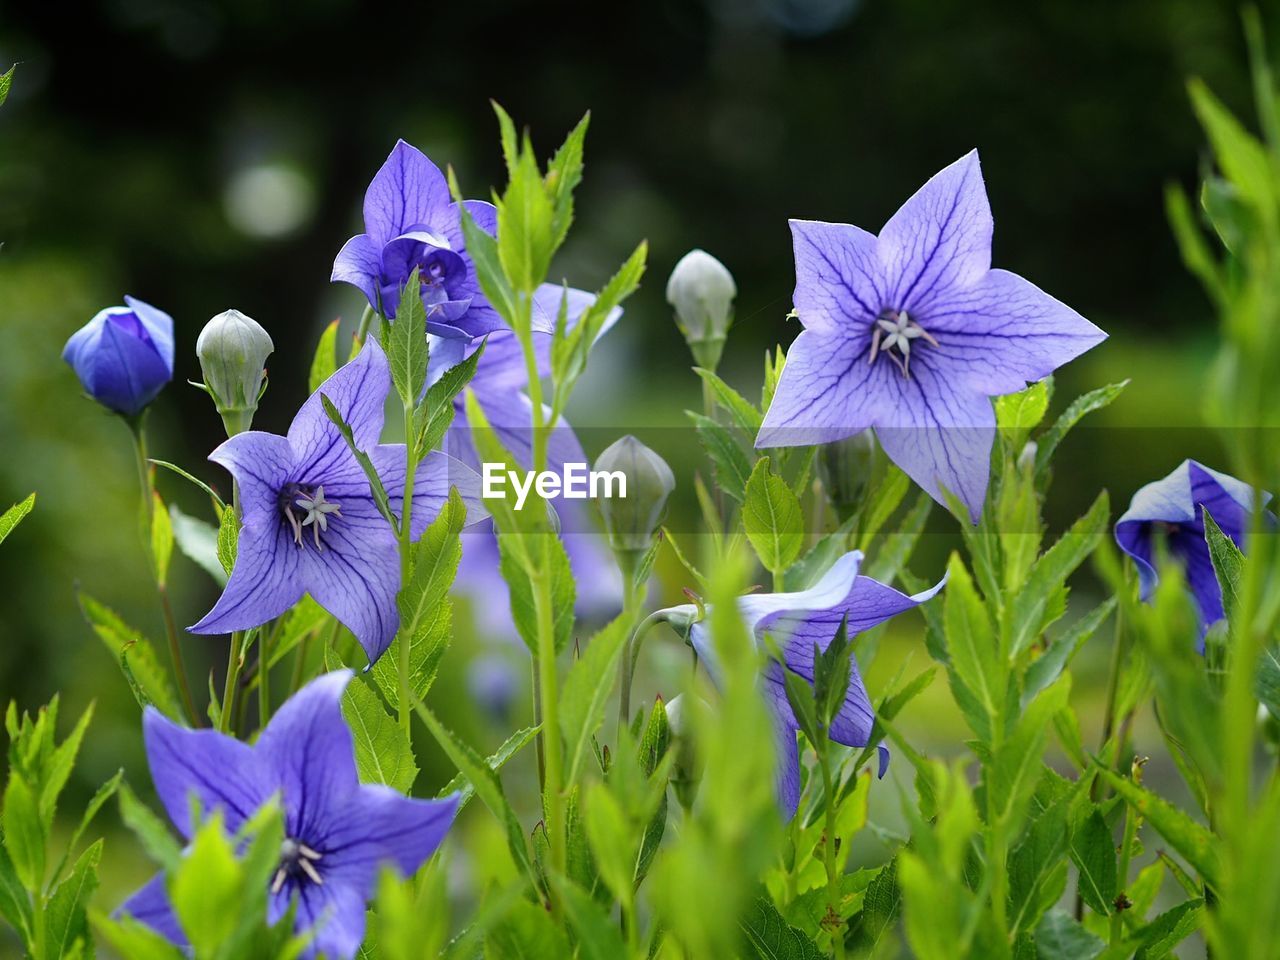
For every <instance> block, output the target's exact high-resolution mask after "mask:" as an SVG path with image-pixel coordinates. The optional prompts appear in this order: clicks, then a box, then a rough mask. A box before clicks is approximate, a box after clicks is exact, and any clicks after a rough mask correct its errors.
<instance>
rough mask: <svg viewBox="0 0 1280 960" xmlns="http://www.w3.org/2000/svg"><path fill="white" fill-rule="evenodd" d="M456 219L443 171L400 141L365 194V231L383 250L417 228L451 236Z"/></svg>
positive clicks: (418, 151) (420, 153) (416, 149)
mask: <svg viewBox="0 0 1280 960" xmlns="http://www.w3.org/2000/svg"><path fill="white" fill-rule="evenodd" d="M456 219H457V211H455V210H453V209H452V202H451V201H450V198H449V184H448V182H447V181H446V180H445V178H444V174H442V173H441V172H440V168H439V167H437V166H436V165H435V164H434V163H432V162H431V161H430V160H429V159H428V158H427V155H426V154H425V153H423V152H422V151H421V150H419V149H418V148H417V147H413V146H410V145H409V144H407V143H405V142H404V141H403V140H399V141H397V142H396V145H395V147H394V148H392V150H391V155H390V156H388V157H387V159H386V162H385V163H383V165H382V167H381V168H380V169H379V170H378V172H377V173H376V174H375V175H374V178H373V180H372V182H370V184H369V189H368V190H366V191H365V195H364V228H365V230H366V231H367V232H368V234H369V237H370V239H372V240H373V242H374V244H375V245H376V246H377V247H379V248H381V247H382V245H383V244H385V243H386V242H387V241H388V240H390V239H392V238H393V237H398V236H400V235H401V234H402V233H407V232H408V231H409V230H411V229H413V228H414V227H422V226H425V227H432V226H434V227H435V229H437V230H439V231H441V232H446V233H447V232H448V230H451V229H452V226H453V225H452V223H451V222H450V221H451V220H453V221H456ZM446 225H447V226H446Z"/></svg>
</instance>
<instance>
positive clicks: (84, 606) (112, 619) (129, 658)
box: [78, 593, 182, 719]
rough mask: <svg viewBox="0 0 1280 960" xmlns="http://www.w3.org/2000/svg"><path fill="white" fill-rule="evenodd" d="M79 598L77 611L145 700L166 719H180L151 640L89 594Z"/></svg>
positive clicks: (175, 702)
mask: <svg viewBox="0 0 1280 960" xmlns="http://www.w3.org/2000/svg"><path fill="white" fill-rule="evenodd" d="M78 597H79V600H80V609H81V611H82V612H83V613H84V616H85V619H86V620H87V621H88V622H89V626H90V627H92V628H93V632H94V633H96V634H97V635H98V637H99V638H100V639H101V640H102V642H103V643H104V644H106V647H107V649H108V650H109V651H111V655H112V657H113V658H114V659H115V660H116V662H117V663H122V664H124V665H126V666H127V667H128V670H129V672H130V673H131V674H132V675H133V678H134V679H135V680H136V681H137V683H138V686H139V687H140V688H141V690H142V692H143V693H145V694H146V697H147V699H148V700H149V701H150V702H151V703H153V704H155V706H156V709H158V710H159V711H160V712H161V713H163V714H165V715H166V716H168V717H171V718H174V719H176V718H179V717H181V716H182V708H181V707H180V706H179V705H178V696H177V694H176V693H175V692H174V689H173V683H172V681H170V679H169V671H168V670H167V669H165V668H164V667H163V666H161V664H160V660H159V657H158V656H157V655H156V652H155V648H154V647H153V646H152V645H151V641H149V640H148V639H147V638H146V637H144V636H142V634H140V633H138V631H137V630H135V629H133V628H132V627H130V626H129V625H128V624H126V623H125V622H124V621H123V620H121V619H120V617H119V616H118V615H117V614H116V613H115V612H114V611H112V610H110V609H108V608H107V607H104V606H103V605H102V604H100V603H98V601H96V600H94V599H93V598H92V597H90V596H89V595H88V594H85V593H81V594H79V595H78Z"/></svg>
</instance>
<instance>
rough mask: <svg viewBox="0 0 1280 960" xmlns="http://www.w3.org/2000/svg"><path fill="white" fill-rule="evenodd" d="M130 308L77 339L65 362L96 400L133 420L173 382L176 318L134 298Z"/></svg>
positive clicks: (111, 312)
mask: <svg viewBox="0 0 1280 960" xmlns="http://www.w3.org/2000/svg"><path fill="white" fill-rule="evenodd" d="M124 302H125V303H126V304H128V306H124V307H108V308H107V309H105V310H100V311H99V312H98V314H97V316H95V317H94V318H93V319H92V320H90V321H89V322H88V323H86V324H85V325H84V326H83V327H81V328H80V329H79V330H77V331H76V332H75V333H73V334H72V335H71V338H70V339H69V340H67V345H66V346H65V347H63V348H62V359H63V360H65V361H66V362H67V363H68V364H70V365H71V369H72V370H74V371H75V372H76V376H77V377H79V378H80V384H81V385H82V386H83V387H84V389H85V392H86V393H88V394H89V395H90V396H91V397H93V399H95V400H97V401H98V402H99V403H100V404H102V405H103V406H104V407H107V408H108V409H111V410H114V411H116V412H117V413H122V414H124V415H125V416H133V415H135V414H137V413H140V412H141V411H142V409H143V407H145V406H146V405H147V404H149V403H150V402H151V401H152V400H154V399H155V397H156V394H158V393H159V392H160V391H161V390H162V389H164V385H165V384H166V383H168V382H169V381H170V380H172V379H173V318H171V317H170V316H169V315H168V314H167V313H165V312H164V311H163V310H157V309H156V308H155V307H153V306H151V305H150V304H148V303H143V302H142V301H141V300H135V299H134V298H133V297H125V298H124Z"/></svg>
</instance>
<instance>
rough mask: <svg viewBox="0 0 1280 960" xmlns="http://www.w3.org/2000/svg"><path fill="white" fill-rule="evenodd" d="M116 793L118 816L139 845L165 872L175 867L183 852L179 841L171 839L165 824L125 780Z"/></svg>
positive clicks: (171, 835) (171, 836)
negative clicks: (118, 803) (118, 807)
mask: <svg viewBox="0 0 1280 960" xmlns="http://www.w3.org/2000/svg"><path fill="white" fill-rule="evenodd" d="M117 796H118V797H119V802H120V819H121V820H122V821H124V825H125V826H126V827H128V828H129V829H130V830H131V831H133V834H134V836H136V837H137V838H138V842H139V843H141V844H142V849H143V850H145V851H146V852H147V854H148V856H150V857H151V859H152V860H155V861H156V862H157V863H159V864H160V866H161V867H162V868H163V869H164V870H165V871H166V872H169V871H172V870H174V869H175V868H176V867H177V865H178V861H179V860H181V859H182V851H181V849H180V848H179V847H178V842H177V841H176V840H174V839H173V834H172V833H171V832H170V830H169V827H168V825H167V824H166V823H165V822H164V821H163V820H161V819H160V818H159V817H158V816H156V815H155V814H154V813H153V812H152V811H151V808H150V807H148V806H146V805H145V804H144V803H143V802H142V801H141V800H139V799H138V798H137V796H136V795H135V794H134V792H133V790H132V789H130V787H129V785H128V784H127V783H122V784H120V789H119V791H118V792H117Z"/></svg>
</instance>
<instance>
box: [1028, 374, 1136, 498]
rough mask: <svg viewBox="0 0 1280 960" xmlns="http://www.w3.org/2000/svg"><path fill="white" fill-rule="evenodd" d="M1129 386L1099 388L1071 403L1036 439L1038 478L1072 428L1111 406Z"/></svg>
mask: <svg viewBox="0 0 1280 960" xmlns="http://www.w3.org/2000/svg"><path fill="white" fill-rule="evenodd" d="M1128 385H1129V381H1128V380H1121V381H1120V382H1119V383H1109V384H1107V385H1106V386H1105V387H1099V388H1098V389H1096V390H1090V391H1089V392H1088V393H1085V394H1081V395H1080V396H1079V397H1076V399H1075V400H1073V401H1071V403H1070V404H1069V405H1068V406H1067V409H1066V410H1064V411H1063V412H1062V413H1061V415H1059V417H1058V419H1057V420H1055V421H1054V422H1053V426H1051V427H1050V428H1049V429H1048V430H1046V431H1045V432H1044V433H1042V434H1041V435H1040V436H1039V437H1038V438H1037V439H1036V476H1037V477H1041V476H1043V475H1044V474H1045V472H1046V471H1047V470H1048V469H1049V462H1050V460H1051V459H1052V457H1053V453H1054V451H1055V450H1057V449H1058V444H1060V443H1061V442H1062V440H1063V438H1064V437H1065V436H1066V435H1067V434H1068V433H1070V432H1071V428H1072V427H1074V426H1075V425H1076V424H1077V423H1079V422H1080V421H1081V420H1082V419H1084V417H1085V416H1087V415H1088V414H1090V413H1093V412H1094V411H1095V410H1101V409H1102V408H1103V407H1108V406H1110V405H1111V402H1112V401H1113V400H1115V399H1116V397H1118V396H1120V394H1121V393H1123V392H1124V388H1125V387H1127V386H1128Z"/></svg>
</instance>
